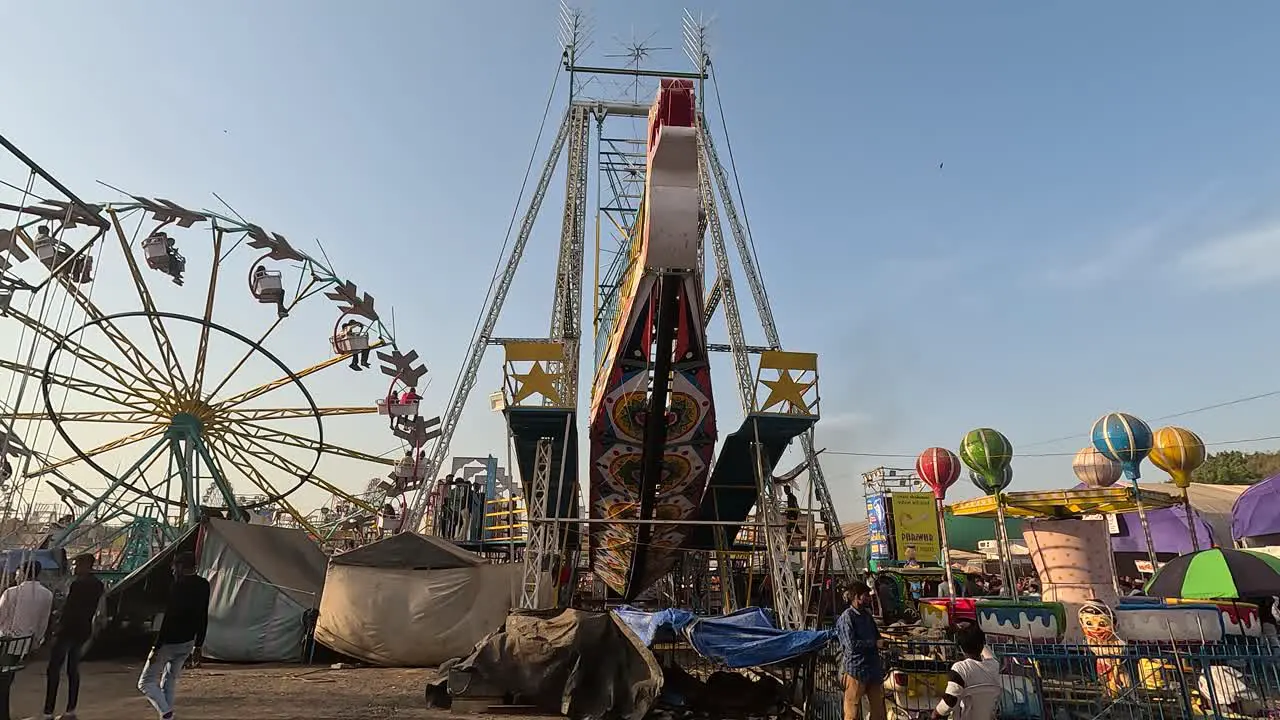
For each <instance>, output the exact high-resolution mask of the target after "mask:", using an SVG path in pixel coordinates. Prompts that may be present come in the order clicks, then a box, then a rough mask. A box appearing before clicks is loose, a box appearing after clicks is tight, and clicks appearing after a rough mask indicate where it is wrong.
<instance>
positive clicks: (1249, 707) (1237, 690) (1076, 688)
mask: <svg viewBox="0 0 1280 720" xmlns="http://www.w3.org/2000/svg"><path fill="white" fill-rule="evenodd" d="M1234 640H1235V641H1234V642H1224V643H1217V644H1185V645H1173V644H1155V643H1152V644H1138V643H1128V644H1123V645H1115V646H1103V647H1090V646H1087V645H1071V644H1033V643H998V642H991V643H990V644H989V647H990V648H991V650H992V652H993V653H994V654H995V655H996V657H997V659H998V660H999V662H1000V666H1001V674H1000V678H1001V690H1002V692H1001V704H1000V710H999V714H998V716H997V717H999V718H1001V719H1002V720H1030V719H1031V718H1051V719H1052V720H1076V719H1079V720H1094V719H1097V718H1125V719H1128V718H1160V719H1162V720H1163V719H1164V718H1178V719H1184V718H1185V719H1190V718H1280V648H1277V646H1276V645H1274V644H1272V643H1271V642H1268V641H1266V640H1262V639H1255V638H1236V639H1234ZM959 659H960V653H959V649H958V648H957V647H956V646H955V645H954V644H953V643H948V642H943V641H921V640H892V641H890V642H889V645H888V648H887V649H886V650H885V651H884V661H885V665H886V668H887V669H888V677H887V678H886V679H885V700H886V706H887V708H888V714H889V717H890V718H891V720H892V719H894V718H897V719H898V720H904V719H905V718H915V717H919V716H920V715H921V714H926V715H927V713H929V712H930V711H932V710H933V708H934V707H936V706H937V704H938V701H939V700H940V699H941V697H942V693H943V690H944V688H945V687H946V682H947V681H946V678H947V671H948V670H949V669H950V667H951V663H953V662H955V661H956V660H959ZM841 680H842V678H841V675H840V663H839V650H838V648H837V647H836V646H834V645H832V646H830V647H828V648H827V649H826V650H824V651H823V652H822V653H820V654H819V657H818V660H817V663H816V667H815V675H814V687H813V693H812V695H811V697H810V715H811V717H813V718H816V719H817V720H841V710H842V706H841V700H842V685H841Z"/></svg>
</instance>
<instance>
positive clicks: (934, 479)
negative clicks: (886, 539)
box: [916, 447, 960, 598]
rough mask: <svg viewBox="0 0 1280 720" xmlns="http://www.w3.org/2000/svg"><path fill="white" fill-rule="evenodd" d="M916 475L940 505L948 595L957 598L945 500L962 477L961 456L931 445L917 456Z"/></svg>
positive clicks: (939, 513)
mask: <svg viewBox="0 0 1280 720" xmlns="http://www.w3.org/2000/svg"><path fill="white" fill-rule="evenodd" d="M916 475H919V476H920V479H921V480H923V481H924V484H925V485H928V486H929V489H931V490H933V499H934V501H935V502H936V503H937V505H938V539H939V540H940V541H941V545H942V568H943V572H945V573H946V577H947V595H946V596H947V597H949V598H955V596H956V586H955V578H954V577H952V574H951V550H950V548H949V547H948V546H947V517H946V508H945V506H944V504H943V501H944V500H945V499H946V497H947V488H949V487H951V486H952V485H954V484H955V483H956V480H958V479H960V458H958V457H956V454H955V453H953V452H951V451H950V450H948V449H946V448H940V447H931V448H929V449H928V450H925V451H924V452H922V453H920V456H919V457H917V458H916Z"/></svg>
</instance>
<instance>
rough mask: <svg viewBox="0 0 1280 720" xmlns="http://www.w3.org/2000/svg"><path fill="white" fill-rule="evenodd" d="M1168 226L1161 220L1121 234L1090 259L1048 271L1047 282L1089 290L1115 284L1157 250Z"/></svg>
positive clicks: (1062, 264)
mask: <svg viewBox="0 0 1280 720" xmlns="http://www.w3.org/2000/svg"><path fill="white" fill-rule="evenodd" d="M1169 224H1170V223H1169V221H1168V220H1167V219H1164V218H1162V219H1160V220H1156V221H1152V222H1147V223H1144V224H1141V225H1138V226H1136V227H1130V228H1127V229H1125V230H1123V231H1121V232H1118V233H1116V234H1115V235H1113V236H1111V237H1110V238H1109V239H1105V240H1103V241H1101V242H1099V243H1098V244H1097V246H1095V248H1094V252H1092V253H1090V254H1089V256H1088V257H1086V258H1084V259H1077V260H1076V261H1074V262H1072V261H1067V262H1063V263H1060V264H1056V265H1054V266H1052V267H1050V268H1048V269H1047V270H1046V271H1045V273H1044V280H1046V281H1047V282H1049V283H1050V284H1052V285H1055V286H1057V287H1063V288H1080V287H1090V286H1093V285H1098V284H1101V283H1104V282H1107V281H1109V280H1115V279H1117V278H1119V277H1120V276H1121V275H1124V274H1125V273H1129V272H1132V270H1133V268H1134V266H1136V265H1137V264H1138V263H1140V262H1141V261H1142V258H1143V257H1145V256H1147V255H1149V254H1150V253H1151V252H1152V251H1154V250H1155V249H1156V247H1157V246H1158V245H1159V244H1160V241H1161V238H1163V237H1164V235H1165V233H1166V232H1168V230H1169Z"/></svg>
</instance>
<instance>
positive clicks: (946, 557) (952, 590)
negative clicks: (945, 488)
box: [935, 497, 956, 600]
mask: <svg viewBox="0 0 1280 720" xmlns="http://www.w3.org/2000/svg"><path fill="white" fill-rule="evenodd" d="M935 500H936V501H937V503H938V539H939V540H941V541H942V569H943V572H944V573H946V578H947V597H949V598H951V599H952V600H955V598H956V585H955V578H954V577H953V576H952V572H951V547H950V546H949V545H947V515H946V512H947V511H946V507H945V505H944V503H943V500H942V498H941V497H937V498H935Z"/></svg>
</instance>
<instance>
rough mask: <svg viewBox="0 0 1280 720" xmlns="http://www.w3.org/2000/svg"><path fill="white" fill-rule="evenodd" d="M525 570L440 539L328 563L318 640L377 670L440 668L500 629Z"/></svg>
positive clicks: (381, 544)
mask: <svg viewBox="0 0 1280 720" xmlns="http://www.w3.org/2000/svg"><path fill="white" fill-rule="evenodd" d="M522 571H523V564H503V565H487V564H484V563H483V562H482V561H481V560H480V558H479V557H477V556H475V555H472V554H471V553H468V552H466V551H464V550H462V549H460V548H458V547H457V546H456V545H454V544H452V543H450V542H448V541H447V540H442V539H440V538H434V537H424V536H421V535H416V534H413V533H400V534H398V535H392V536H391V537H389V538H387V539H385V540H380V541H378V542H375V543H372V544H370V545H365V546H364V547H361V548H357V549H355V550H352V551H350V552H345V553H342V554H341V555H336V556H334V557H333V558H332V559H331V560H330V561H329V570H328V574H327V576H326V579H325V591H324V599H323V601H322V602H321V604H320V618H319V620H318V621H317V622H316V640H317V641H318V642H319V643H321V644H323V645H324V646H326V647H329V648H331V649H333V650H336V651H338V652H340V653H342V654H344V655H349V656H351V657H354V658H359V659H360V660H363V661H364V662H367V663H370V664H373V665H382V666H386V667H432V666H435V665H439V664H440V663H442V662H444V661H445V660H448V659H450V658H455V657H461V656H463V655H466V654H467V653H469V652H471V649H472V648H473V647H474V646H475V644H476V643H477V642H479V641H480V640H481V639H483V638H484V637H485V636H486V635H488V634H489V633H491V632H493V631H494V630H497V629H498V628H499V627H501V626H502V623H503V621H504V620H505V619H506V617H507V612H508V611H510V610H511V608H512V606H513V605H514V604H515V601H516V600H518V599H519V596H520V582H521V574H522ZM548 584H549V583H548Z"/></svg>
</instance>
